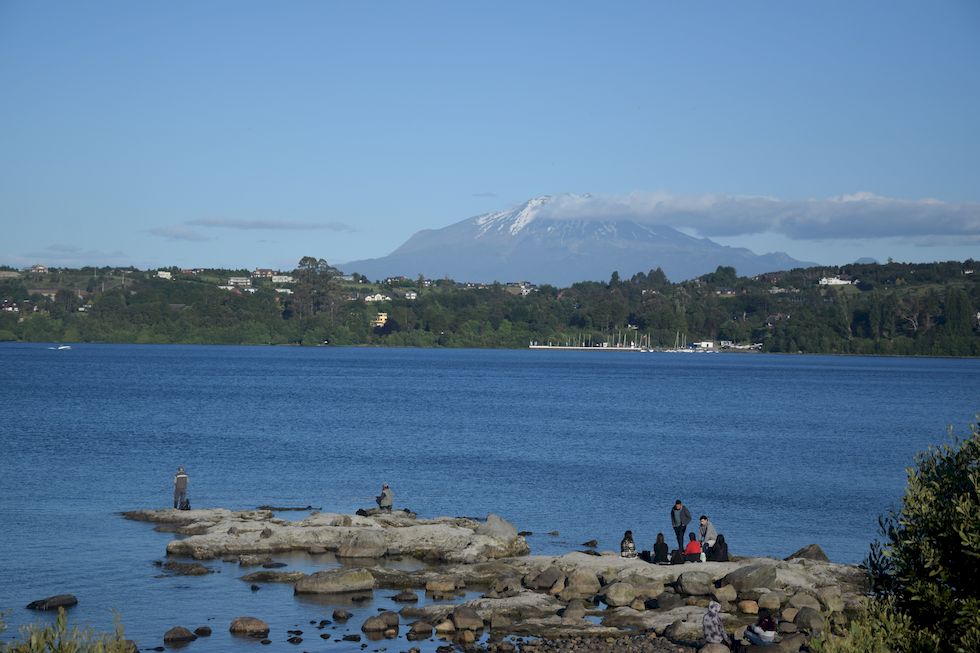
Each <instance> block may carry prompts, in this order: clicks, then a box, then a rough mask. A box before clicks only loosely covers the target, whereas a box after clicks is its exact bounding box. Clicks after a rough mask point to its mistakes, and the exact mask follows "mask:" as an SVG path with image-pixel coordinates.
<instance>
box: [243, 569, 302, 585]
mask: <svg viewBox="0 0 980 653" xmlns="http://www.w3.org/2000/svg"><path fill="white" fill-rule="evenodd" d="M305 576H306V574H304V573H303V572H301V571H253V572H252V573H251V574H245V575H244V576H242V580H243V581H245V582H246V583H295V582H296V581H298V580H300V579H302V578H304V577H305Z"/></svg>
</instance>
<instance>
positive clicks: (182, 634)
mask: <svg viewBox="0 0 980 653" xmlns="http://www.w3.org/2000/svg"><path fill="white" fill-rule="evenodd" d="M195 639H197V635H195V634H194V633H192V632H191V631H189V630H187V629H186V628H184V627H183V626H174V627H173V628H171V629H170V630H168V631H167V632H166V633H164V634H163V643H164V644H173V643H175V642H193V641H194V640H195Z"/></svg>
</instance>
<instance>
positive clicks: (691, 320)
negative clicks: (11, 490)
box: [0, 257, 980, 356]
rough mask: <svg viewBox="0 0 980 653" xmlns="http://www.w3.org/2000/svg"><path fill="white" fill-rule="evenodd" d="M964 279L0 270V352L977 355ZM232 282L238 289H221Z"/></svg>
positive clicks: (835, 271)
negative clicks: (625, 349) (680, 345)
mask: <svg viewBox="0 0 980 653" xmlns="http://www.w3.org/2000/svg"><path fill="white" fill-rule="evenodd" d="M975 269H976V263H975V262H974V261H972V260H968V261H965V262H945V263H929V264H908V263H892V262H889V263H886V264H854V265H845V266H841V267H818V268H808V269H797V270H791V271H787V272H775V273H771V274H765V275H759V276H756V277H752V278H747V277H739V276H737V273H736V271H735V269H734V268H730V267H719V268H718V269H717V270H716V271H715V272H713V273H711V274H707V275H704V276H702V277H699V278H697V279H693V280H689V281H683V282H680V283H671V282H670V281H669V280H668V279H667V278H666V276H665V275H664V274H663V272H662V271H660V270H659V269H656V270H651V271H650V272H648V273H640V274H636V275H634V276H633V277H631V278H629V279H621V278H620V277H619V274H618V273H613V274H612V276H611V278H610V279H609V280H608V281H607V282H591V281H590V282H582V283H576V284H574V285H572V286H571V287H570V288H563V289H560V288H555V287H551V286H540V287H535V286H532V285H530V284H527V283H511V284H499V283H498V284H472V283H457V282H455V281H453V280H449V279H441V280H428V279H422V278H421V277H420V278H418V279H406V278H396V279H387V280H383V281H375V282H372V281H370V280H368V279H366V278H365V277H363V276H361V275H358V274H354V275H350V276H342V275H341V274H340V273H339V272H338V271H337V270H336V269H335V268H333V267H332V266H330V265H329V264H327V262H326V261H324V260H323V259H316V258H314V257H304V258H303V259H302V260H301V261H300V262H299V265H298V266H297V268H296V269H295V270H293V271H290V272H289V273H287V274H288V275H289V277H288V278H289V281H288V282H285V283H284V282H283V278H284V277H278V279H279V282H278V283H276V282H274V281H273V280H272V279H271V278H261V277H259V276H258V275H255V274H253V273H250V272H248V271H246V270H193V271H191V270H183V271H182V270H178V269H176V268H174V269H171V270H167V271H163V272H162V275H161V273H160V272H158V271H155V270H154V271H141V270H137V269H134V268H82V269H64V268H62V269H59V268H52V269H43V268H42V269H38V270H35V271H30V270H25V271H22V272H20V271H16V270H13V269H12V268H9V267H2V268H0V309H2V310H0V340H19V341H31V342H117V343H121V342H126V343H209V344H297V345H299V344H302V345H324V344H328V345H389V346H413V347H527V346H528V344H529V343H530V342H532V341H535V342H539V343H547V342H561V343H564V342H590V343H601V342H611V341H614V340H617V339H624V338H626V337H629V338H632V339H633V340H639V339H641V338H642V340H643V341H644V343H645V342H647V341H649V343H650V344H651V345H652V346H655V347H656V346H661V347H672V346H673V345H674V343H675V342H676V341H677V339H678V338H682V339H685V340H686V341H688V342H693V341H695V340H702V341H715V342H721V341H725V342H731V343H735V344H740V343H741V344H749V343H752V344H756V345H757V348H758V349H761V350H762V351H769V352H794V353H795V352H807V353H810V352H813V353H851V354H901V355H952V356H977V355H980V326H978V310H980V282H978V276H980V275H977V274H974V272H975ZM161 276H163V277H167V276H169V277H170V278H161ZM232 277H238V283H239V284H242V283H244V286H230V285H228V282H229V279H230V278H232ZM821 280H823V282H821Z"/></svg>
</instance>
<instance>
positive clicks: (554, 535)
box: [548, 531, 561, 537]
mask: <svg viewBox="0 0 980 653" xmlns="http://www.w3.org/2000/svg"><path fill="white" fill-rule="evenodd" d="M548 535H550V536H551V537H558V536H559V535H561V533H559V532H558V531H548Z"/></svg>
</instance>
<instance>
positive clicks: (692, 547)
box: [684, 533, 701, 562]
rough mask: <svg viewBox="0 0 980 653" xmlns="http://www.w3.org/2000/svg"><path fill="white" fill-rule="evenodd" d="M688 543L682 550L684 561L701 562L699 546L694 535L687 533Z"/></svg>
mask: <svg viewBox="0 0 980 653" xmlns="http://www.w3.org/2000/svg"><path fill="white" fill-rule="evenodd" d="M688 535H689V541H688V543H687V546H686V547H685V548H684V560H686V561H687V562H701V544H699V543H698V540H697V536H696V535H695V534H694V533H688Z"/></svg>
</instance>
